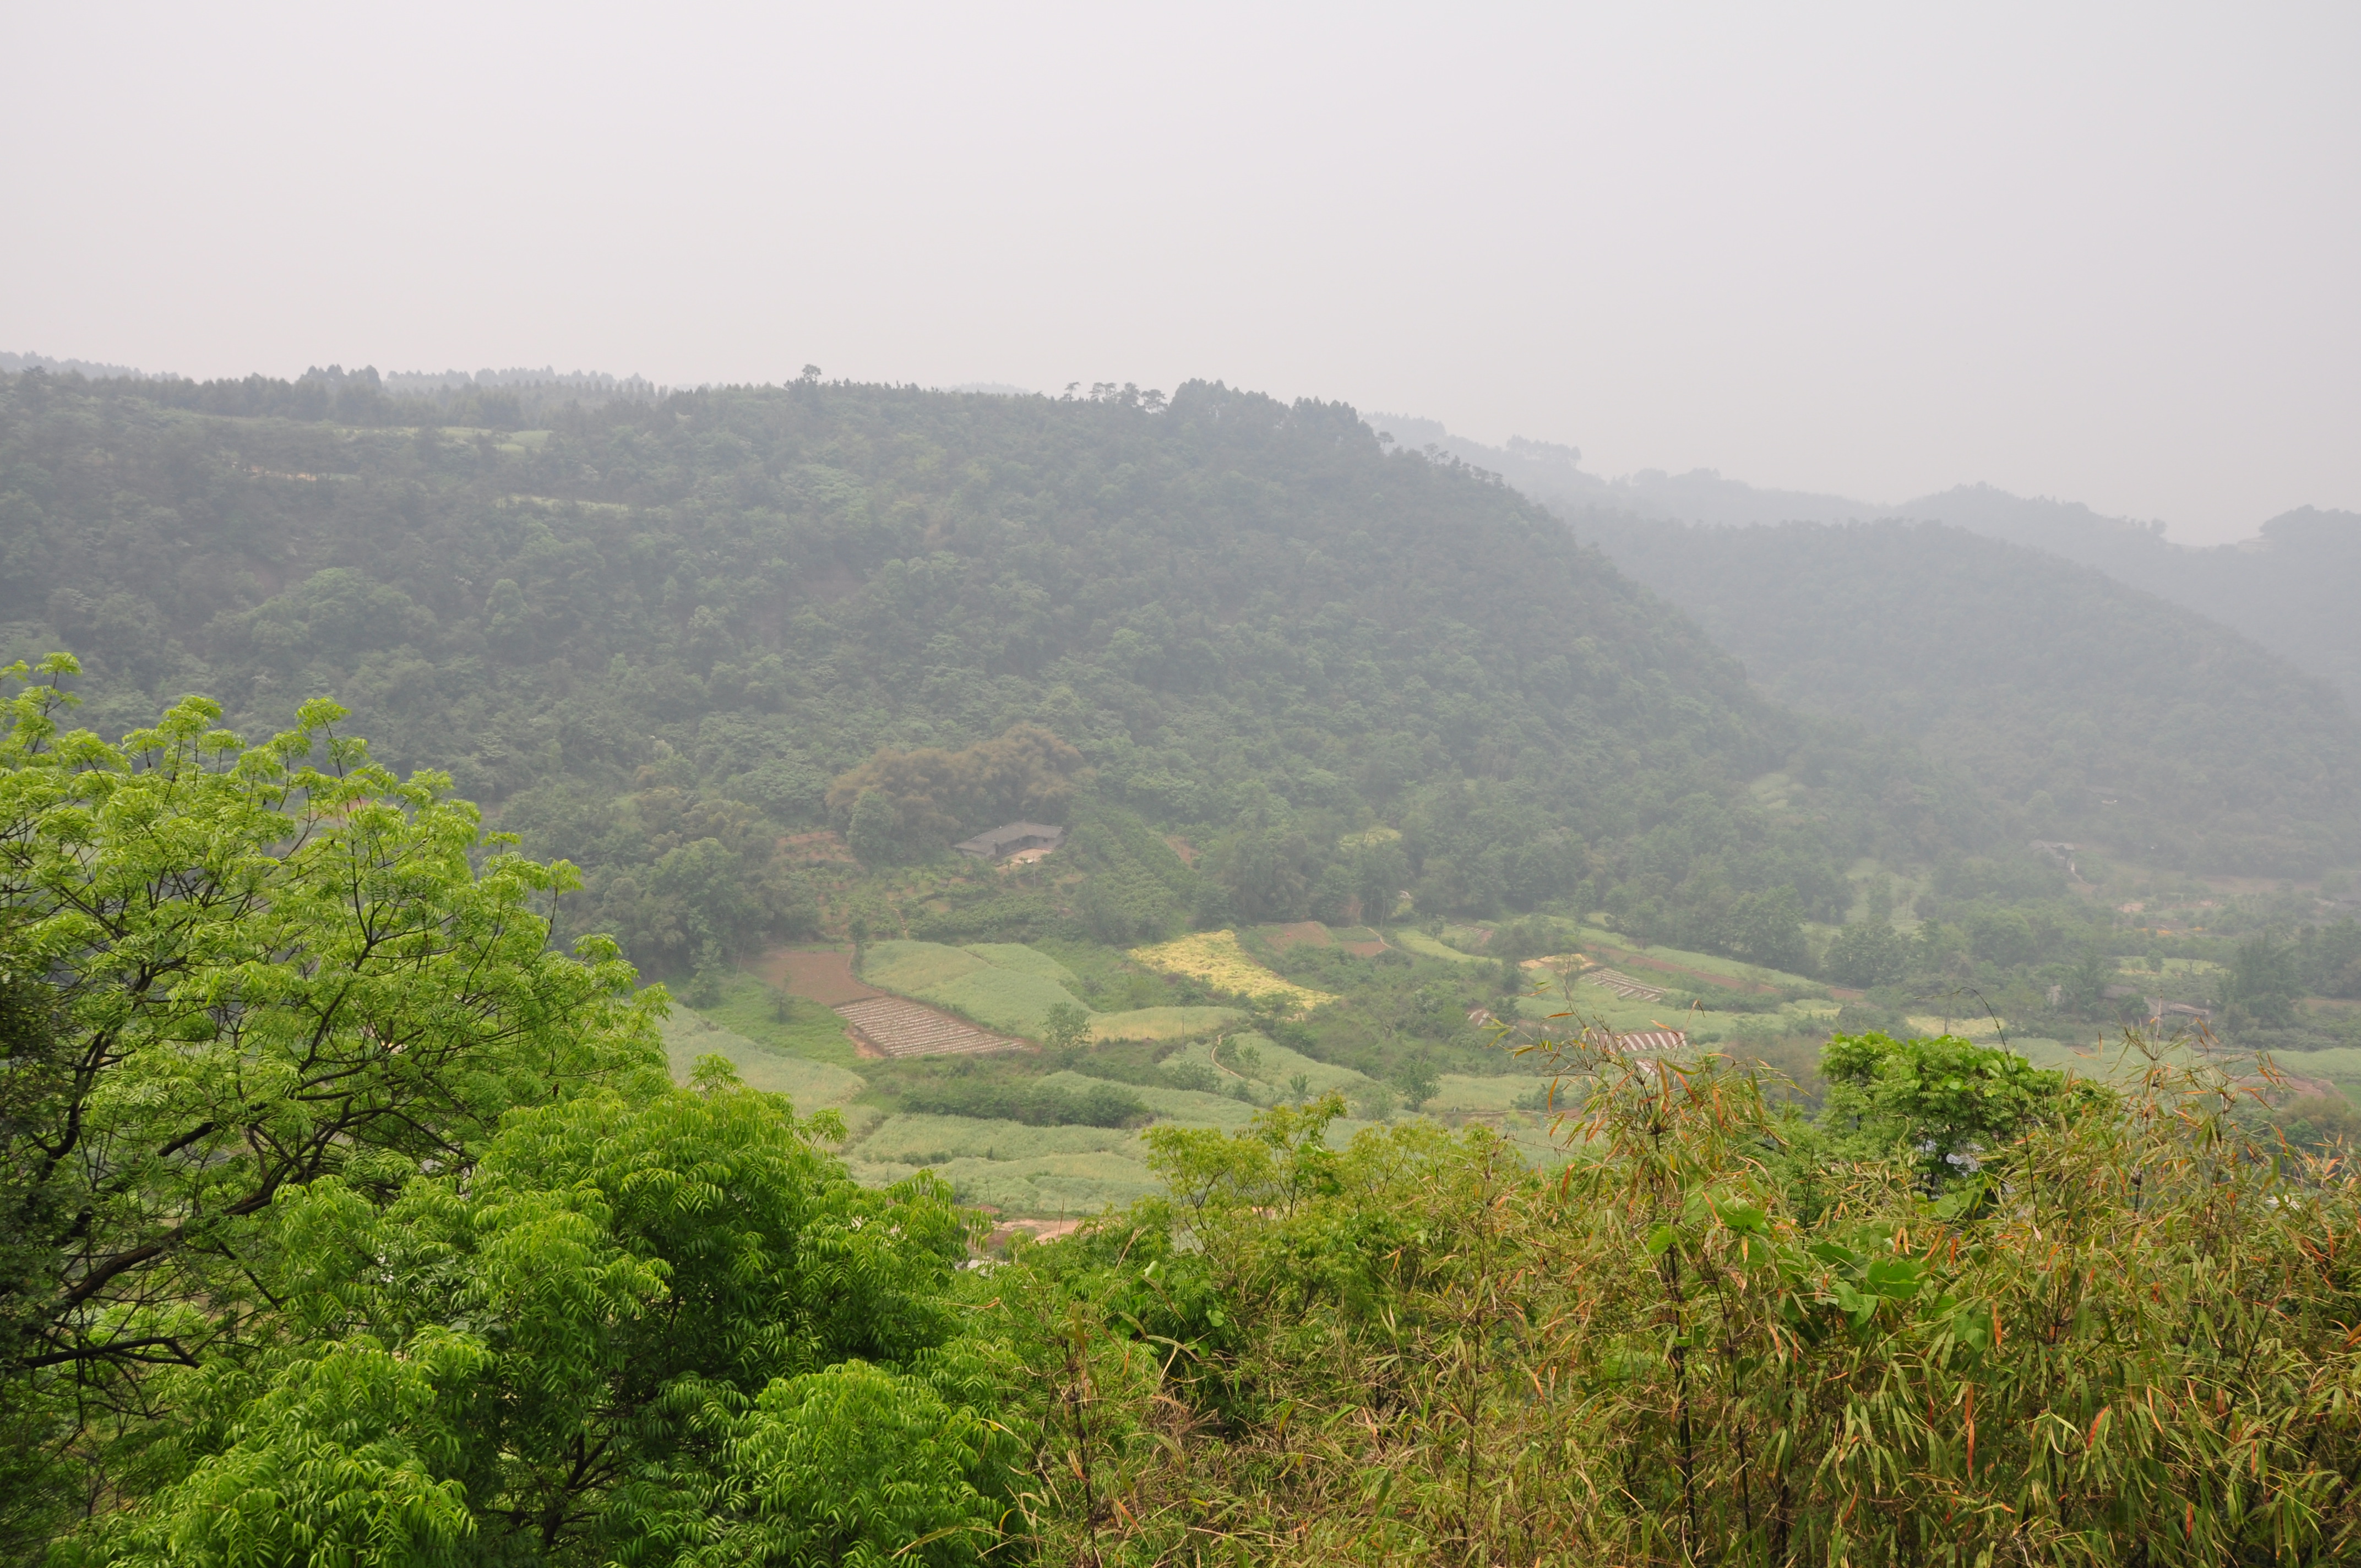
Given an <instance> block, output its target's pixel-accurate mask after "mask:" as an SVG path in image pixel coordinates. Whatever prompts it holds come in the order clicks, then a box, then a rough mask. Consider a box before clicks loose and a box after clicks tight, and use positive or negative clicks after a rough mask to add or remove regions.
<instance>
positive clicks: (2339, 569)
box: [1370, 414, 2361, 711]
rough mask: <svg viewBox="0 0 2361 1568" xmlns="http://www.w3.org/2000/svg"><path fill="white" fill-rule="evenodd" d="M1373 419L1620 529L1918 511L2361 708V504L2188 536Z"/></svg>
mask: <svg viewBox="0 0 2361 1568" xmlns="http://www.w3.org/2000/svg"><path fill="white" fill-rule="evenodd" d="M1370 417H1371V418H1372V419H1373V420H1374V421H1375V422H1377V423H1378V425H1379V426H1381V427H1383V428H1385V429H1386V430H1388V431H1389V432H1391V433H1398V435H1399V437H1400V439H1401V440H1402V441H1403V442H1405V443H1406V444H1411V445H1413V446H1419V447H1422V448H1423V447H1432V448H1433V450H1434V451H1435V452H1437V453H1438V454H1442V455H1447V456H1452V457H1456V458H1458V459H1459V460H1460V461H1462V462H1466V463H1469V464H1472V465H1474V466H1477V467H1479V468H1482V469H1485V470H1486V471H1488V472H1491V473H1497V474H1499V475H1500V476H1501V477H1503V478H1505V479H1506V480H1507V481H1508V482H1509V483H1510V485H1513V486H1515V487H1516V488H1518V489H1520V490H1521V491H1523V492H1524V493H1525V494H1527V495H1529V496H1531V497H1532V498H1533V499H1535V500H1538V501H1542V502H1543V503H1545V504H1547V505H1549V506H1551V507H1553V508H1554V509H1556V510H1558V511H1559V512H1560V513H1561V514H1563V515H1565V516H1567V517H1587V516H1589V515H1592V514H1594V513H1596V514H1599V515H1601V516H1602V517H1603V518H1605V519H1606V520H1607V523H1608V526H1609V528H1620V524H1618V523H1617V522H1616V521H1615V516H1616V515H1623V516H1637V517H1648V518H1653V519H1659V520H1665V521H1675V522H1687V523H1703V524H1708V525H1729V526H1750V525H1756V524H1770V523H1782V522H1875V521H1886V520H1891V519H1905V520H1909V521H1925V522H1944V523H1949V524H1952V525H1954V526H1956V527H1959V528H1964V529H1966V530H1967V531H1968V532H1971V533H1978V534H1982V535H1983V536H1985V537H1986V538H1990V539H1998V540H2004V541H2005V542H2007V543H2011V544H2019V545H2023V546H2025V547H2026V548H2027V549H2032V550H2039V551H2043V552H2046V553H2048V554H2052V555H2058V556H2063V557H2064V558H2066V559H2067V560H2070V561H2077V562H2080V563H2081V564H2082V565H2086V566H2095V567H2097V568H2098V569H2099V570H2100V571H2102V572H2103V573H2105V574H2106V575H2107V576H2110V577H2113V578H2114V580H2115V581H2116V582H2118V583H2120V584H2124V585H2125V586H2127V587H2133V588H2137V589H2139V590H2141V591H2143V592H2146V593H2150V594H2154V595H2155V596H2156V597H2157V598H2161V599H2165V600H2168V601H2169V602H2171V603H2173V604H2176V605H2179V606H2180V607H2181V608H2182V609H2188V610H2193V611H2195V612H2196V613H2197V614H2199V615H2201V616H2202V617H2204V618H2205V619H2206V620H2211V621H2213V622H2216V623H2218V624H2220V625H2223V626H2226V627H2229V628H2231V629H2233V630H2236V631H2239V632H2242V633H2244V634H2245V635H2246V636H2247V637H2248V638H2251V639H2252V640H2253V641H2256V642H2258V643H2260V644H2261V645H2262V646H2264V647H2265V648H2268V649H2269V650H2270V651H2271V652H2274V653H2277V654H2279V656H2280V657H2282V658H2284V659H2286V660H2288V661H2289V662H2290V663H2293V664H2294V665H2295V666H2296V667H2297V668H2298V669H2301V670H2302V671H2304V672H2305V673H2307V674H2312V675H2316V676H2319V677H2321V678H2322V679H2324V680H2326V681H2328V682H2330V683H2331V684H2333V685H2335V686H2336V688H2337V689H2338V690H2339V691H2340V692H2341V693H2342V694H2343V695H2344V696H2345V702H2346V704H2347V706H2349V707H2354V708H2355V709H2356V711H2361V632H2356V622H2355V620H2354V618H2353V617H2352V615H2351V614H2350V613H2349V612H2348V607H2349V605H2350V604H2351V602H2352V598H2353V596H2354V594H2355V593H2356V591H2361V515H2356V514H2355V513H2352V512H2349V511H2336V510H2321V509H2318V508H2314V507H2299V508H2297V509H2296V510H2293V511H2290V512H2287V513H2284V514H2282V515H2280V516H2279V517H2275V518H2272V519H2271V520H2270V521H2268V522H2265V523H2263V524H2262V525H2261V527H2260V528H2259V529H2258V530H2257V532H2256V536H2255V537H2254V538H2252V539H2250V540H2246V541H2244V542H2242V543H2236V544H2220V545H2187V544H2176V543H2172V542H2171V541H2170V540H2169V539H2167V538H2166V537H2165V536H2164V525H2163V524H2162V523H2160V522H2138V521H2133V520H2131V519H2129V518H2119V517H2107V516H2104V515H2103V514H2102V513H2099V512H2096V511H2093V510H2092V509H2091V508H2089V507H2087V506H2084V505H2082V504H2081V503H2080V502H2073V501H2059V500H2051V499H2046V498H2027V497H2025V496H2014V495H2011V494H2009V493H2008V492H2007V491H2005V490H2002V489H1998V488H1994V487H1993V486H1991V485H1960V486H1957V487H1955V488H1951V489H1949V490H1944V491H1941V492H1940V493H1938V494H1936V495H1930V496H1921V497H1919V498H1917V499H1916V500H1909V501H1901V502H1896V503H1894V504H1891V505H1880V504H1877V503H1875V502H1872V501H1863V500H1856V499H1852V498H1851V497H1849V496H1833V495H1821V494H1815V493H1810V492H1806V491H1799V490H1778V489H1767V488H1763V487H1761V486H1758V485H1750V484H1747V483H1745V482H1743V481H1742V480H1738V479H1730V478H1724V477H1722V476H1721V475H1720V474H1719V473H1717V472H1715V471H1713V470H1712V469H1705V468H1701V469H1697V470H1694V471H1692V472H1690V473H1686V474H1666V473H1663V472H1660V471H1656V470H1643V471H1642V472H1640V473H1637V474H1631V475H1627V476H1625V477H1622V478H1619V479H1613V480H1608V479H1602V478H1600V477H1598V476H1597V475H1595V474H1589V473H1586V472H1585V471H1584V470H1583V469H1582V467H1581V457H1582V455H1581V454H1580V453H1579V452H1577V451H1576V450H1575V449H1574V448H1572V447H1569V446H1562V445H1558V444H1554V443H1551V442H1545V441H1528V440H1524V439H1522V438H1520V437H1512V438H1510V441H1509V443H1508V444H1507V445H1505V446H1490V445H1487V444H1484V443H1482V442H1477V441H1471V440H1469V439H1467V438H1466V437H1465V436H1460V435H1454V434H1453V433H1451V432H1450V431H1448V430H1447V429H1445V428H1444V426H1443V425H1442V424H1440V423H1438V422H1435V421H1433V420H1427V419H1418V418H1414V417H1411V416H1409V415H1403V414H1374V415H1372V416H1370Z"/></svg>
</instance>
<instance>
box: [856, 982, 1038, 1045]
mask: <svg viewBox="0 0 2361 1568" xmlns="http://www.w3.org/2000/svg"><path fill="white" fill-rule="evenodd" d="M836 1014H837V1016H838V1017H840V1018H841V1019H843V1020H844V1021H845V1022H846V1023H847V1024H850V1025H851V1026H852V1033H853V1035H854V1036H856V1037H857V1038H860V1039H865V1040H867V1041H868V1042H869V1043H870V1044H871V1045H873V1046H874V1047H877V1048H878V1049H879V1050H881V1051H883V1052H884V1054H885V1055H887V1056H889V1057H950V1056H972V1055H975V1054H977V1053H980V1052H984V1051H1013V1050H1021V1049H1023V1048H1024V1045H1025V1042H1024V1041H1022V1040H1016V1039H1011V1038H1010V1037H1009V1036H1005V1035H994V1034H991V1033H988V1032H987V1031H985V1030H983V1029H979V1028H977V1027H976V1026H975V1025H972V1024H971V1023H969V1022H968V1021H967V1020H966V1019H964V1018H954V1017H952V1016H951V1015H950V1014H948V1013H944V1012H941V1011H939V1010H938V1009H936V1008H932V1007H928V1006H927V1005H926V1004H925V1003H919V1002H912V1001H909V1000H908V999H907V998H905V997H900V996H872V997H867V998H865V999H863V1000H862V1001H859V1002H848V1003H844V1004H843V1005H842V1006H840V1007H839V1008H838V1009H837V1010H836Z"/></svg>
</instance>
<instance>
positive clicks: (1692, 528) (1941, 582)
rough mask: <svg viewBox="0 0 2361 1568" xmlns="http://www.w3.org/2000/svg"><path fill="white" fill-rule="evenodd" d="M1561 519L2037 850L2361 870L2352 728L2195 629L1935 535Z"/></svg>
mask: <svg viewBox="0 0 2361 1568" xmlns="http://www.w3.org/2000/svg"><path fill="white" fill-rule="evenodd" d="M1573 521H1574V523H1575V527H1576V532H1578V533H1579V534H1581V536H1582V537H1583V538H1584V540H1585V541H1586V542H1587V543H1593V544H1596V545H1598V547H1599V548H1600V549H1601V550H1603V551H1604V552H1605V553H1606V554H1607V556H1608V558H1609V559H1610V560H1612V561H1614V562H1615V563H1616V565H1619V566H1620V567H1622V568H1623V569H1624V570H1625V571H1627V572H1629V573H1631V575H1632V576H1636V577H1638V578H1639V579H1640V580H1641V581H1642V582H1643V583H1645V584H1647V585H1648V586H1649V587H1652V588H1653V589H1654V590H1655V591H1656V592H1658V593H1659V594H1662V595H1663V596H1664V598H1667V599H1669V600H1671V601H1672V602H1673V603H1674V604H1675V605H1676V606H1678V607H1679V608H1681V609H1685V610H1686V611H1688V612H1689V614H1690V615H1692V616H1694V617H1695V618H1696V619H1697V622H1698V623H1699V624H1700V625H1701V626H1703V627H1704V629H1705V630H1706V633H1707V634H1708V636H1710V637H1712V638H1713V640H1714V641H1717V642H1719V643H1720V644H1721V645H1722V646H1723V647H1724V648H1726V649H1728V650H1729V651H1730V652H1732V653H1735V654H1736V655H1737V656H1738V657H1739V658H1740V659H1741V661H1743V662H1744V663H1745V665H1746V669H1747V673H1748V674H1749V675H1750V676H1751V677H1752V678H1753V679H1754V680H1755V681H1756V682H1757V683H1759V684H1760V685H1763V687H1764V688H1765V689H1766V690H1767V691H1768V692H1769V693H1770V694H1771V695H1773V696H1776V697H1777V698H1779V699H1780V700H1781V701H1783V702H1787V703H1792V704H1794V705H1795V706H1797V707H1804V708H1807V709H1812V710H1817V711H1818V712H1821V713H1827V714H1831V715H1837V716H1841V717H1844V718H1855V719H1861V720H1863V721H1866V722H1868V723H1870V724H1872V725H1874V726H1876V727H1878V728H1881V729H1887V730H1891V731H1898V732H1900V733H1902V734H1905V735H1908V736H1910V737H1911V738H1912V739H1914V740H1917V741H1919V742H1920V743H1921V744H1923V745H1924V746H1926V747H1927V749H1928V750H1929V751H1932V752H1934V753H1935V754H1936V755H1938V756H1939V757H1942V758H1944V759H1946V760H1948V761H1950V762H1956V763H1959V764H1961V765H1963V766H1965V767H1966V768H1968V769H1969V770H1970V771H1971V772H1972V773H1975V775H1976V776H1977V777H1978V778H1979V779H1980V780H1982V782H1983V783H1984V784H1987V785H1988V786H1990V787H1991V788H1993V789H1994V790H1995V791H1997V792H1998V793H1999V794H2000V795H2002V797H2003V798H2004V799H2007V800H2010V801H2012V802H2015V803H2017V804H2019V805H2021V806H2024V807H2025V808H2026V817H2027V819H2028V822H2029V825H2030V826H2031V827H2032V828H2033V829H2034V830H2035V831H2036V832H2037V833H2039V834H2040V835H2041V836H2042V837H2044V838H2051V839H2068V840H2074V841H2082V842H2095V843H2103V844H2106V845H2109V846H2111V847H2112V848H2114V849H2115V850H2118V851H2120V852H2122V853H2123V854H2125V855H2126V856H2130V857H2133V858H2136V859H2137V860H2140V861H2146V862H2147V863H2151V864H2162V865H2172V866H2178V867H2182V868H2185V869H2188V870H2192V871H2202V872H2247V873H2252V874H2263V875H2281V876H2300V875H2305V874H2309V873H2313V872H2318V871H2320V870H2322V869H2324V868H2325V867H2327V866H2330V865H2338V864H2349V863H2352V862H2353V861H2355V860H2356V859H2361V723H2356V721H2355V719H2354V718H2353V717H2352V715H2351V713H2350V712H2348V711H2347V709H2346V707H2345V704H2344V703H2343V702H2342V701H2341V700H2340V698H2339V697H2338V696H2337V694H2336V693H2335V691H2334V689H2333V688H2332V687H2331V686H2330V685H2328V684H2327V683H2326V682H2325V681H2323V680H2320V679H2318V678H2316V677H2314V676H2312V675H2310V674H2306V673H2304V672H2302V671H2301V670H2299V669H2298V668H2296V667H2295V666H2294V665H2293V664H2292V663H2290V662H2289V661H2286V660H2283V659H2281V658H2279V657H2278V656H2277V655H2275V654H2273V653H2271V652H2267V651H2266V650H2265V649H2263V648H2262V647H2259V646H2257V644H2256V643H2255V642H2254V641H2249V640H2248V639H2247V638H2246V637H2244V636H2241V635H2240V634H2239V633H2237V632H2236V631H2234V630H2229V629H2228V628H2226V627H2224V626H2222V625H2219V624H2216V623H2215V622H2213V620H2209V619H2208V618H2206V617H2205V616H2203V615H2202V614H2199V613H2196V612H2193V611H2191V610H2189V609H2182V608H2179V607H2176V606H2173V605H2171V604H2169V603H2166V602H2165V601H2163V600H2162V599H2160V598H2155V597H2152V596H2150V595H2148V594H2145V593H2142V592H2140V591H2138V590H2137V589H2135V588H2132V587H2126V586H2125V585H2124V584H2123V583H2120V582H2117V581H2114V579H2112V578H2110V577H2109V576H2106V575H2105V574H2103V573H2102V572H2100V571H2098V570H2095V569H2093V568H2092V567H2088V566H2084V565H2079V564H2076V563H2073V562H2068V561H2061V560H2059V559H2057V558H2056V557H2054V556H2049V555H2045V554H2040V553H2037V552H2036V551H2033V550H2028V549H2026V548H2023V547H2021V546H2018V545H2014V544H2009V543H2004V542H2002V541H1999V540H1993V539H1986V538H1981V537H1979V536H1977V535H1975V534H1972V533H1970V532H1967V531H1966V530H1964V529H1960V528H1954V527H1949V526H1946V525H1943V524H1939V523H1927V522H1911V521H1883V522H1849V523H1836V524H1830V523H1804V522H1796V523H1780V524H1774V525H1771V526H1766V527H1729V526H1724V527H1705V526H1699V525H1695V524H1686V523H1679V522H1673V521H1665V520H1662V519H1650V518H1641V517H1635V516H1633V515H1631V513H1628V512H1621V513H1617V512H1607V511H1603V510H1587V511H1584V512H1581V513H1578V514H1576V517H1575V518H1574V520H1573ZM2233 554H2235V553H2233Z"/></svg>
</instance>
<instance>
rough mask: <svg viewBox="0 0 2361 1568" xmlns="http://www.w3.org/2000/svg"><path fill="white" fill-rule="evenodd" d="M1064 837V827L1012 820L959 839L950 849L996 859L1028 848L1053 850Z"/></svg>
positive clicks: (982, 858)
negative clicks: (1002, 825)
mask: <svg viewBox="0 0 2361 1568" xmlns="http://www.w3.org/2000/svg"><path fill="white" fill-rule="evenodd" d="M1065 837H1066V830H1065V829H1064V828H1051V827H1049V826H1048V825H1047V824H1045V823H1040V822H1011V823H1009V824H1008V825H1007V826H1005V827H1002V828H994V829H993V830H992V831H991V832H989V833H979V834H977V835H976V836H975V837H974V838H972V839H961V840H960V841H959V842H958V843H956V844H953V845H952V846H951V848H952V849H954V850H958V851H959V852H960V853H961V854H962V855H972V856H974V857H975V858H976V859H977V860H979V861H997V860H1001V859H1004V858H1005V857H1007V856H1009V855H1015V854H1020V853H1022V852H1023V851H1025V850H1054V849H1056V848H1057V847H1058V846H1059V844H1060V843H1061V842H1062V841H1064V839H1065Z"/></svg>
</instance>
